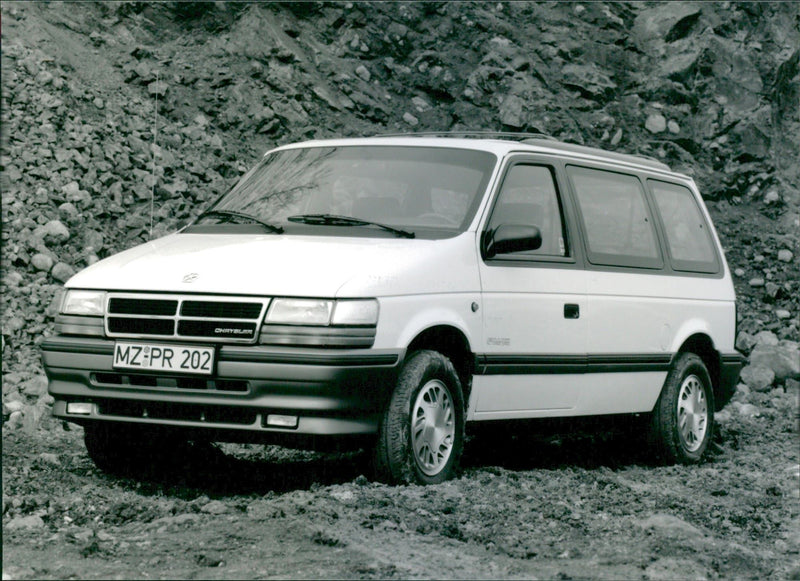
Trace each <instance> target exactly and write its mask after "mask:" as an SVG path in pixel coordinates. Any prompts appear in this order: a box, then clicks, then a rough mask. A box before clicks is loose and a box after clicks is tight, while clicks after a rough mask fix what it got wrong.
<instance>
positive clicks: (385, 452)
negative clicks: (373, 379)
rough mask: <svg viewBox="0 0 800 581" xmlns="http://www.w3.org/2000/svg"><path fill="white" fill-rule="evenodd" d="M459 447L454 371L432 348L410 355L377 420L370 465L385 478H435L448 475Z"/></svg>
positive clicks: (459, 402) (460, 418) (460, 416)
mask: <svg viewBox="0 0 800 581" xmlns="http://www.w3.org/2000/svg"><path fill="white" fill-rule="evenodd" d="M463 447H464V398H463V395H462V392H461V382H460V381H459V379H458V374H457V373H456V371H455V368H454V367H453V364H452V363H451V362H450V360H449V359H447V357H445V356H444V355H442V354H441V353H438V352H436V351H418V352H416V353H414V354H413V355H411V357H410V358H409V359H408V361H407V362H406V364H405V365H404V366H403V369H402V371H401V372H400V377H399V378H398V381H397V386H396V387H395V390H394V393H393V394H392V398H391V401H390V402H389V406H388V407H387V409H386V411H385V413H384V416H383V418H382V421H381V426H380V430H379V435H378V441H377V443H376V445H375V449H374V456H373V466H374V469H375V475H376V477H377V478H378V479H379V480H383V481H385V482H389V483H399V482H402V483H409V482H417V483H419V484H436V483H439V482H444V481H445V480H447V479H448V478H451V477H452V476H453V475H454V474H455V471H456V469H457V467H458V462H459V460H460V458H461V452H462V450H463Z"/></svg>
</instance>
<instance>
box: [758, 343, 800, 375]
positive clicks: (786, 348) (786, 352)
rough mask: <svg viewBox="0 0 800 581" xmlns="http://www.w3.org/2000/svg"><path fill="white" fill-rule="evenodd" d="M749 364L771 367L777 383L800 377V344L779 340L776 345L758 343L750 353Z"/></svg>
mask: <svg viewBox="0 0 800 581" xmlns="http://www.w3.org/2000/svg"><path fill="white" fill-rule="evenodd" d="M750 365H751V366H753V367H756V366H760V367H767V368H769V369H771V370H772V371H773V372H774V373H775V381H777V382H778V383H782V382H784V381H785V380H787V379H800V344H798V343H795V342H794V341H780V342H778V343H777V344H776V345H769V344H766V343H759V344H758V345H756V347H755V348H754V349H753V351H752V353H750Z"/></svg>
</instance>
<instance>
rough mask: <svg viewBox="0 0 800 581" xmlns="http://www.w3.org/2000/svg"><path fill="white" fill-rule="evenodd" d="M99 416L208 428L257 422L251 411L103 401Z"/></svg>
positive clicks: (173, 404) (100, 404)
mask: <svg viewBox="0 0 800 581" xmlns="http://www.w3.org/2000/svg"><path fill="white" fill-rule="evenodd" d="M97 407H98V412H99V414H100V415H103V416H116V417H124V418H151V419H159V420H175V421H183V422H203V423H209V424H237V425H242V426H248V425H252V424H254V423H255V422H256V420H257V419H258V414H256V412H254V411H253V410H249V409H240V408H227V407H220V406H203V405H192V404H175V403H154V402H139V401H126V400H113V399H109V400H102V401H99V402H98V406H97Z"/></svg>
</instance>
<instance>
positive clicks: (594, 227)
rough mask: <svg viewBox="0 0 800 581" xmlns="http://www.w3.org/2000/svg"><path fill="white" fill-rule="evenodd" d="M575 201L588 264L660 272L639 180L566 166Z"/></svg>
mask: <svg viewBox="0 0 800 581" xmlns="http://www.w3.org/2000/svg"><path fill="white" fill-rule="evenodd" d="M567 173H568V175H569V178H570V181H571V182H572V187H573V189H574V191H575V197H576V199H577V201H578V207H579V209H580V214H581V218H582V220H583V230H584V232H585V238H586V251H587V256H588V259H589V262H591V263H592V264H598V265H607V266H632V267H639V268H661V267H662V266H663V265H664V262H663V260H662V258H661V252H660V250H659V246H658V240H657V238H656V232H655V228H654V227H653V219H652V217H651V215H650V210H649V208H648V205H647V201H646V199H645V194H644V189H643V188H642V183H641V182H640V181H639V178H637V177H636V176H632V175H626V174H620V173H615V172H610V171H604V170H597V169H589V168H585V167H577V166H568V167H567Z"/></svg>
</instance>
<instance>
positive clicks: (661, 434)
mask: <svg viewBox="0 0 800 581" xmlns="http://www.w3.org/2000/svg"><path fill="white" fill-rule="evenodd" d="M713 431H714V392H713V390H712V386H711V379H710V377H709V374H708V370H707V369H706V366H705V364H704V363H703V360H702V359H700V358H699V357H698V356H697V355H695V354H694V353H682V354H680V355H679V356H678V358H677V359H676V361H675V363H674V364H673V367H672V369H671V371H670V372H669V375H668V376H667V380H666V382H665V383H664V388H663V389H662V391H661V396H660V397H659V398H658V403H656V407H655V409H654V410H653V417H652V423H651V437H652V443H653V446H654V448H655V451H656V454H657V455H658V456H659V458H660V459H662V460H663V461H665V462H668V463H676V462H677V463H681V464H693V463H696V462H699V461H700V459H701V458H702V456H703V454H704V453H705V451H706V448H708V443H709V442H710V441H711V436H712V434H713Z"/></svg>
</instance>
